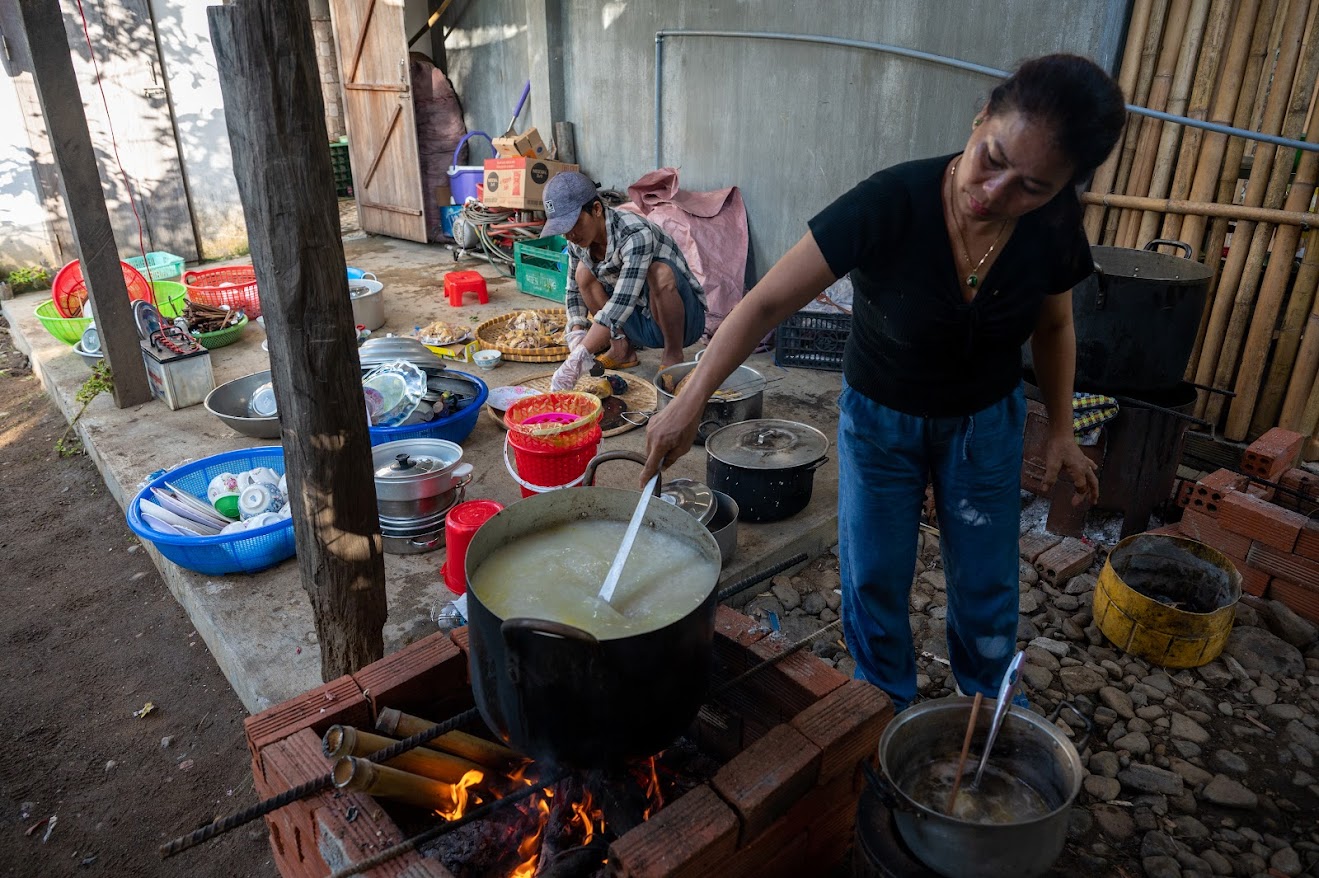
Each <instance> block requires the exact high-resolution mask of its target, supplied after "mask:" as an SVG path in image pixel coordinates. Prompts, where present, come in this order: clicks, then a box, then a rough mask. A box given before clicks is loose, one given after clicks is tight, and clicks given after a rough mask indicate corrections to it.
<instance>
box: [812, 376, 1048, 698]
mask: <svg viewBox="0 0 1319 878" xmlns="http://www.w3.org/2000/svg"><path fill="white" fill-rule="evenodd" d="M839 409H840V410H841V416H840V418H839V422H838V456H839V463H838V538H839V540H838V541H839V557H840V560H841V566H842V580H843V631H844V634H845V636H846V638H847V645H848V648H849V649H850V650H851V652H852V655H853V656H854V657H855V658H856V663H857V673H856V675H857V676H858V677H859V678H861V679H863V680H868V681H869V682H871V683H873V684H875V685H876V686H878V687H879V688H881V689H883V690H884V691H885V692H887V693H888V694H889V697H891V698H892V699H893V703H894V706H895V707H896V708H897V709H899V710H901V709H903V708H905V707H907V706H908V705H909V704H910V703H911V701H912V699H914V698H915V697H916V656H915V646H914V644H913V642H912V636H911V622H910V619H909V618H908V613H909V606H910V591H911V583H912V578H913V577H912V574H913V570H914V569H915V566H916V545H917V535H918V533H919V529H918V526H919V524H920V512H921V505H922V503H923V502H924V499H925V486H926V484H927V483H929V482H930V481H931V480H932V481H933V483H934V498H935V504H936V509H937V512H938V515H939V530H940V534H941V539H940V548H941V550H942V553H943V564H944V574H945V576H946V578H947V582H948V615H947V625H948V655H949V659H950V660H951V662H952V669H953V675H954V677H955V678H956V680H957V683H958V685H959V686H960V687H961V689H962V691H963V692H965V693H966V694H968V695H973V694H975V693H976V692H982V693H984V694H985V695H986V696H988V697H990V698H993V697H994V696H995V695H996V694H997V691H998V685H999V682H1000V681H1001V680H1002V677H1003V672H1004V671H1005V670H1006V669H1007V663H1008V661H1009V660H1010V659H1011V658H1012V656H1013V654H1014V653H1015V652H1016V645H1017V612H1018V603H1017V598H1018V586H1017V581H1018V545H1019V544H1018V540H1019V534H1020V521H1021V496H1020V487H1021V455H1022V432H1023V429H1024V427H1025V421H1026V400H1025V395H1024V394H1023V392H1022V389H1021V387H1020V386H1018V387H1017V389H1016V391H1014V392H1013V393H1012V394H1010V395H1009V396H1007V397H1005V398H1004V399H1002V400H1001V401H999V402H998V403H995V404H994V405H992V406H990V407H989V408H986V409H984V410H982V411H978V412H976V413H975V414H973V415H970V416H968V417H960V418H925V417H920V416H918V415H907V414H903V413H901V412H897V411H894V410H892V409H889V408H886V407H884V406H882V405H880V404H879V403H876V402H874V401H873V400H871V399H870V398H868V397H866V396H865V395H863V394H862V393H860V392H858V391H856V390H853V389H852V388H851V387H849V386H848V385H847V383H846V381H844V383H843V393H842V396H841V397H839Z"/></svg>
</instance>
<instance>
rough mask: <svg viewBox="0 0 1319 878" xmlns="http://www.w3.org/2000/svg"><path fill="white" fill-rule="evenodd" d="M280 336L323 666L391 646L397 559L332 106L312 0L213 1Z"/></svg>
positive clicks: (256, 259) (276, 377)
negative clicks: (339, 187) (388, 548)
mask: <svg viewBox="0 0 1319 878" xmlns="http://www.w3.org/2000/svg"><path fill="white" fill-rule="evenodd" d="M207 14H208V17H209V20H210V29H211V42H212V44H213V45H214V48H215V60H216V69H217V71H218V72H219V79H220V88H221V92H222V94H223V96H224V105H225V120H226V123H227V125H228V129H229V143H230V147H231V149H232V152H233V161H234V174H235V176H236V178H237V180H238V193H239V196H240V197H241V199H242V203H243V214H244V216H245V217H246V218H247V234H248V241H249V243H250V245H251V248H252V264H253V266H254V267H255V269H256V276H257V284H258V288H259V289H260V295H261V309H262V313H263V315H264V317H265V323H266V332H267V334H268V336H269V339H270V365H271V377H272V380H273V383H274V386H275V399H276V401H277V402H278V404H279V412H280V422H281V427H282V433H283V442H284V460H285V464H286V470H287V476H288V482H289V497H290V498H291V499H292V500H293V529H294V534H295V536H296V538H297V543H298V566H299V568H300V569H301V571H302V585H303V588H304V589H306V591H307V593H308V595H309V596H310V598H311V605H312V613H313V616H314V618H315V622H316V634H317V638H318V641H319V644H320V650H321V675H322V676H323V677H324V678H325V679H327V680H331V679H334V678H335V677H338V676H339V675H341V674H347V673H351V672H353V671H356V670H358V669H360V668H362V667H365V666H366V665H368V664H370V663H371V662H373V661H375V660H377V659H379V658H380V657H381V656H383V655H384V652H385V644H384V638H383V629H384V624H385V616H386V613H387V608H386V604H385V568H384V560H383V556H382V552H381V541H380V520H379V517H378V516H377V514H376V491H375V480H374V477H373V473H372V467H371V443H370V439H369V437H368V435H367V426H366V423H367V422H366V402H365V400H364V398H363V397H362V392H361V381H362V378H361V371H360V366H359V365H358V359H357V340H356V334H355V333H354V331H353V325H354V324H353V315H352V308H351V302H350V300H349V298H348V281H347V273H346V271H345V268H344V256H343V243H342V241H341V240H340V238H339V209H338V204H337V203H336V202H335V198H334V187H333V186H331V185H329V183H328V181H329V180H332V179H333V177H334V175H333V173H332V170H331V167H330V151H329V147H328V146H327V144H328V142H329V141H328V136H327V135H326V132H325V107H324V103H323V101H322V99H321V90H320V81H319V73H318V71H317V67H316V49H315V46H314V45H313V41H312V35H311V20H310V17H309V12H308V9H307V4H305V3H264V2H259V0H235V2H233V3H230V4H228V5H225V6H212V7H210V8H209V9H207Z"/></svg>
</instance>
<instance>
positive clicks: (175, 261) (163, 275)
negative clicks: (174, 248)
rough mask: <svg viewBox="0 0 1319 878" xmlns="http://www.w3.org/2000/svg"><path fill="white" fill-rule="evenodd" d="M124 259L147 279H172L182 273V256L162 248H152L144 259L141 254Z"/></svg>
mask: <svg viewBox="0 0 1319 878" xmlns="http://www.w3.org/2000/svg"><path fill="white" fill-rule="evenodd" d="M124 261H125V262H127V263H128V264H129V265H131V266H133V267H134V268H136V269H137V270H138V271H140V272H141V273H142V276H143V277H145V278H146V279H147V280H149V281H154V280H172V279H174V278H176V277H178V276H179V275H181V274H183V257H182V256H175V255H174V254H173V253H166V252H165V251H163V250H153V251H152V252H150V253H148V254H147V257H146V259H143V258H142V257H141V256H130V257H128V258H127V259H125V260H124Z"/></svg>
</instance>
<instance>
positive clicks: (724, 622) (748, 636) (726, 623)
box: [714, 604, 769, 646]
mask: <svg viewBox="0 0 1319 878" xmlns="http://www.w3.org/2000/svg"><path fill="white" fill-rule="evenodd" d="M714 633H715V637H716V638H724V639H725V640H729V641H732V642H733V643H736V644H738V645H739V646H750V645H751V644H753V643H755V642H756V641H757V640H760V639H761V638H763V637H765V636H766V635H767V634H769V630H768V629H766V628H765V626H763V625H761V624H759V623H757V622H756V620H755V619H752V618H751V617H750V616H746V615H743V614H742V613H739V612H738V611H737V610H733V609H730V608H728V607H725V606H724V605H723V604H720V605H719V606H718V607H717V608H716V609H715V612H714Z"/></svg>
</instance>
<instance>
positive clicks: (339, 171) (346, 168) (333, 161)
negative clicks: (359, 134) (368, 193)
mask: <svg viewBox="0 0 1319 878" xmlns="http://www.w3.org/2000/svg"><path fill="white" fill-rule="evenodd" d="M330 165H331V166H332V167H333V168H334V192H335V194H336V195H337V196H339V197H340V198H351V197H352V195H353V163H352V161H351V160H350V159H349V156H348V138H346V137H345V138H343V139H342V140H339V141H336V142H334V143H331V144H330Z"/></svg>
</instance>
